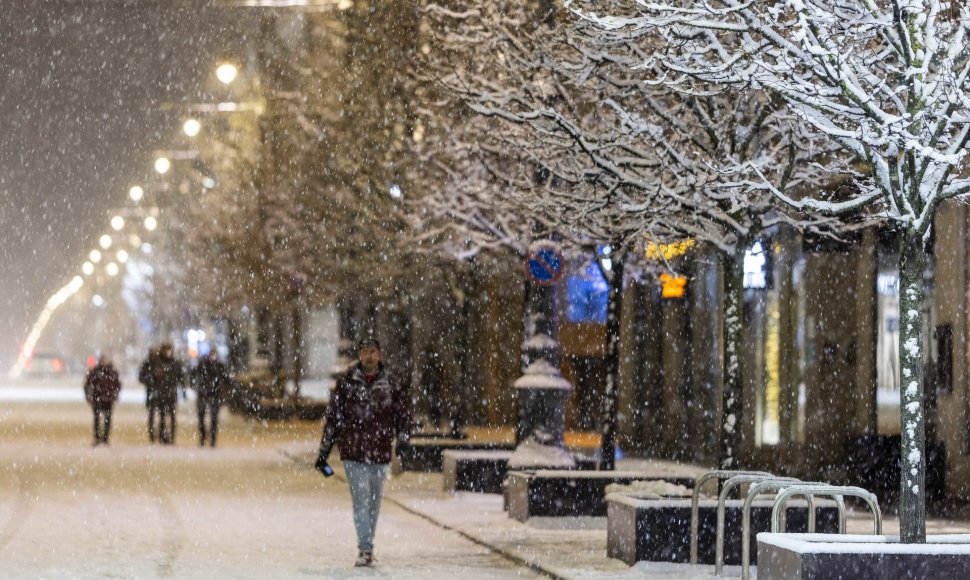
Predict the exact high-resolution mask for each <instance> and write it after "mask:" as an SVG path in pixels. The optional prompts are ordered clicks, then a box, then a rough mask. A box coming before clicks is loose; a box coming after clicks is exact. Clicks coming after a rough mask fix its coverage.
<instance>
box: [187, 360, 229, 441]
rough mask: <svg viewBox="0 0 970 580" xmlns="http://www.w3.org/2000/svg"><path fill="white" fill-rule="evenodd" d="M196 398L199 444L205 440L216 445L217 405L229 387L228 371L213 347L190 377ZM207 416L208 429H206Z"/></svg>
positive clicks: (217, 428)
mask: <svg viewBox="0 0 970 580" xmlns="http://www.w3.org/2000/svg"><path fill="white" fill-rule="evenodd" d="M192 379H193V380H192V383H193V386H194V387H195V392H196V393H197V394H198V398H197V399H196V409H197V410H198V413H199V446H200V447H205V444H206V441H208V442H209V445H210V446H211V447H215V446H216V435H217V434H218V433H219V407H220V406H221V405H222V394H223V393H224V392H225V391H226V390H228V389H229V381H230V380H231V379H230V378H229V371H228V370H227V369H226V365H224V364H222V363H221V362H220V361H219V355H218V353H216V351H215V349H212V350H210V351H209V354H208V355H207V356H206V357H204V358H203V359H202V360H200V361H199V365H198V366H197V367H196V368H195V374H194V376H193V377H192ZM206 418H208V430H207V429H206V426H207V425H206Z"/></svg>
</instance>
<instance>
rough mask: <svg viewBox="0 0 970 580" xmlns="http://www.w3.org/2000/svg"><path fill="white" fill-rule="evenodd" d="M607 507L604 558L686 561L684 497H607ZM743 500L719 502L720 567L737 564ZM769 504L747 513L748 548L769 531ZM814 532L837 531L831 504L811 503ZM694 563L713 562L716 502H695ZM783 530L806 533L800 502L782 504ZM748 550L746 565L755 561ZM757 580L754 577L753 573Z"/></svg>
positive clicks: (757, 505)
mask: <svg viewBox="0 0 970 580" xmlns="http://www.w3.org/2000/svg"><path fill="white" fill-rule="evenodd" d="M606 504H607V541H606V542H607V543H606V551H607V555H608V556H609V557H610V558H616V559H618V560H622V561H623V562H626V563H627V564H629V565H631V566H632V565H634V564H636V563H637V562H639V561H649V562H682V563H687V562H690V505H691V500H690V498H684V499H641V498H637V497H631V496H630V495H627V494H610V495H608V496H607V497H606ZM743 504H744V502H743V500H727V502H726V504H725V508H726V509H725V527H724V534H725V536H724V538H725V541H724V563H725V564H727V565H738V564H740V563H741V509H742V506H743ZM772 505H773V503H772V500H770V499H764V500H755V501H754V503H753V504H752V509H751V530H752V534H751V546H752V548H756V547H757V540H756V539H755V538H756V536H757V534H758V533H759V532H767V531H769V530H770V529H771V508H772ZM815 508H816V512H815V513H816V531H817V532H819V533H822V534H830V533H836V532H838V530H839V513H838V508H837V507H836V504H835V502H834V501H830V500H816V501H815ZM699 514H700V519H699V522H700V527H699V530H698V532H699V533H698V563H700V564H713V563H714V556H715V539H716V533H717V532H716V530H717V500H714V499H702V500H701V501H700V512H699ZM786 521H787V522H788V528H787V529H788V530H790V531H792V532H800V531H807V530H808V510H807V503H806V502H805V501H804V500H792V501H789V502H788V509H787V512H786ZM755 558H756V556H755V551H754V549H752V564H754V563H756V559H755ZM759 577H760V574H759Z"/></svg>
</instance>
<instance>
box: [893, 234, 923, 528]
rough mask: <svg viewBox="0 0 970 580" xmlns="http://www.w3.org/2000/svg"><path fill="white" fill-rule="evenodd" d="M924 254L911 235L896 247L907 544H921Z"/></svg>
mask: <svg viewBox="0 0 970 580" xmlns="http://www.w3.org/2000/svg"><path fill="white" fill-rule="evenodd" d="M925 270H926V254H925V252H924V249H923V245H922V242H921V241H920V239H919V238H918V236H917V235H915V234H914V233H913V232H906V233H905V234H904V235H902V236H901V240H900V249H899V321H900V325H899V349H900V352H899V361H900V367H901V368H900V371H901V372H900V376H901V377H902V382H901V388H900V407H899V410H900V413H901V415H902V417H901V419H902V420H901V425H902V448H901V449H900V454H901V455H900V457H901V462H900V469H901V473H900V487H901V489H900V494H899V501H900V505H899V527H900V530H899V533H900V540H901V541H902V542H903V543H907V544H923V543H925V542H926V449H925V448H926V440H925V439H926V437H925V414H924V412H923V352H922V351H923V314H922V313H923V301H924V298H925V294H926V290H925V285H924V283H923V274H924V271H925Z"/></svg>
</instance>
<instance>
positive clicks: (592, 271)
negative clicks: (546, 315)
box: [566, 262, 609, 324]
mask: <svg viewBox="0 0 970 580" xmlns="http://www.w3.org/2000/svg"><path fill="white" fill-rule="evenodd" d="M608 304H609V284H607V282H606V279H605V278H603V274H602V272H600V269H599V267H597V266H596V264H594V263H592V262H590V263H589V264H588V265H587V266H586V267H585V268H584V269H583V270H582V271H581V272H580V273H579V274H575V275H572V276H568V277H567V278H566V319H567V320H568V321H569V322H593V323H599V324H605V323H606V311H607V306H608Z"/></svg>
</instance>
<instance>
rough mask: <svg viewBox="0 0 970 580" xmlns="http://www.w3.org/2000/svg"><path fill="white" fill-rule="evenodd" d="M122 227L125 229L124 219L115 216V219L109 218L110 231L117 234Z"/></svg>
mask: <svg viewBox="0 0 970 580" xmlns="http://www.w3.org/2000/svg"><path fill="white" fill-rule="evenodd" d="M123 227H125V218H123V217H121V216H120V215H116V216H115V217H113V218H111V229H113V230H114V231H116V232H119V231H121V228H123Z"/></svg>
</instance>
